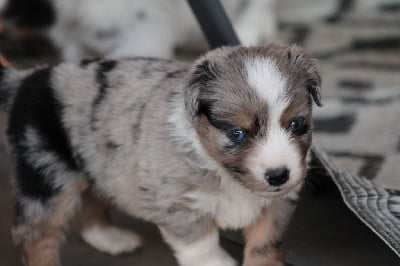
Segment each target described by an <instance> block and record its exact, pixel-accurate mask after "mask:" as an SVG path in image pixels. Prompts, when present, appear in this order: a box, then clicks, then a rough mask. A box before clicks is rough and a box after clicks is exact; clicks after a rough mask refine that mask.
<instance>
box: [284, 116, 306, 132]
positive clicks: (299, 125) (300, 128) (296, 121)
mask: <svg viewBox="0 0 400 266" xmlns="http://www.w3.org/2000/svg"><path fill="white" fill-rule="evenodd" d="M308 129H309V127H308V125H307V122H306V120H305V118H303V117H296V118H293V119H292V121H290V124H289V131H290V132H291V133H292V134H293V135H295V136H301V135H304V134H306V133H307V132H308Z"/></svg>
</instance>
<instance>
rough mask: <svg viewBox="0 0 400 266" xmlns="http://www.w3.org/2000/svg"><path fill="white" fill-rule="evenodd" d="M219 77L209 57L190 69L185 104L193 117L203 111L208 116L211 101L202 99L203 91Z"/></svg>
mask: <svg viewBox="0 0 400 266" xmlns="http://www.w3.org/2000/svg"><path fill="white" fill-rule="evenodd" d="M217 77H218V71H217V69H216V66H215V65H214V64H213V63H212V62H211V61H210V60H209V59H203V60H200V61H198V62H196V63H195V65H194V67H193V68H192V71H190V73H189V76H188V77H187V79H186V86H185V105H186V109H187V110H188V112H189V114H190V116H191V117H192V118H194V117H195V116H197V115H199V114H202V113H203V114H205V115H206V116H207V114H208V112H209V109H210V103H209V102H208V101H206V100H205V99H204V98H203V99H202V97H201V95H202V91H204V90H205V88H207V87H209V86H211V85H212V83H213V81H214V80H216V79H217Z"/></svg>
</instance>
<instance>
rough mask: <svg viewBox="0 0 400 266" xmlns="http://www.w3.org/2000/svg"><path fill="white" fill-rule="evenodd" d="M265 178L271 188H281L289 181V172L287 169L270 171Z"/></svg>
mask: <svg viewBox="0 0 400 266" xmlns="http://www.w3.org/2000/svg"><path fill="white" fill-rule="evenodd" d="M264 178H265V180H267V182H268V184H270V185H271V186H280V185H283V184H285V182H286V181H287V180H288V179H289V170H288V169H287V168H285V167H282V168H273V169H269V170H267V171H266V172H265V177H264Z"/></svg>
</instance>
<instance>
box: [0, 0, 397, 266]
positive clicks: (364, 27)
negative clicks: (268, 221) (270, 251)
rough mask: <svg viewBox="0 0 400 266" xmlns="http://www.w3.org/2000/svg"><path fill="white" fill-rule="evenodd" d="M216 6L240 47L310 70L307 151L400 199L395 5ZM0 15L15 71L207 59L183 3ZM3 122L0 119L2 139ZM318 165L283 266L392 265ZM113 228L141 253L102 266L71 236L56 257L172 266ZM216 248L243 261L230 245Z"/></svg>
mask: <svg viewBox="0 0 400 266" xmlns="http://www.w3.org/2000/svg"><path fill="white" fill-rule="evenodd" d="M199 1H200V0H199ZM222 3H223V5H224V7H225V9H226V11H227V14H228V16H229V17H230V19H231V21H232V24H233V26H234V28H235V30H236V31H237V33H238V35H239V38H240V39H241V41H242V43H244V44H246V45H263V44H267V43H270V42H279V43H295V44H297V45H299V46H302V47H304V48H305V50H306V51H307V52H308V53H309V54H311V55H312V56H314V57H316V58H317V59H318V64H319V66H320V69H321V72H322V77H323V86H322V94H323V99H324V102H325V107H324V108H322V109H321V110H316V116H315V133H316V134H315V136H316V137H315V139H316V140H315V143H317V144H318V145H319V146H321V147H322V148H323V149H325V150H326V151H327V152H328V154H329V155H330V156H332V158H333V160H334V162H335V163H336V164H337V165H338V166H339V167H341V168H343V169H348V170H349V171H351V172H352V173H353V174H355V175H359V176H363V177H366V179H368V180H371V181H372V182H375V183H376V184H379V185H380V186H382V187H385V188H389V189H392V190H393V189H394V190H397V191H398V190H400V181H399V180H400V178H399V177H398V172H400V171H398V167H397V165H398V162H399V159H400V154H399V153H400V123H398V114H399V110H400V0H223V1H222ZM0 12H1V14H2V15H1V27H0V53H1V54H2V55H3V56H4V57H5V58H6V59H7V60H8V61H9V63H10V64H11V65H12V66H13V67H16V68H25V67H31V66H36V65H43V64H50V65H52V64H56V63H59V62H61V61H71V62H77V61H79V60H81V59H83V58H92V57H126V56H128V57H132V56H149V57H163V58H177V59H180V60H186V61H191V60H193V59H194V58H196V57H197V56H199V55H200V54H201V53H203V52H205V51H207V49H208V46H207V44H206V41H205V39H204V37H203V35H202V33H201V30H200V28H199V27H198V25H197V23H196V20H195V18H194V16H193V14H192V13H191V11H190V9H189V6H188V5H187V3H186V2H185V1H184V0H151V1H148V0H0ZM4 122H5V117H4V115H1V116H0V127H1V129H2V130H3V129H4ZM315 163H316V164H315V165H314V166H313V167H312V169H311V170H312V172H311V173H310V175H313V176H314V177H316V178H313V179H314V181H312V182H311V181H310V182H308V183H307V184H306V186H305V189H304V191H303V197H302V200H301V201H300V204H299V207H298V209H297V211H296V213H295V216H294V219H293V220H292V223H291V225H290V228H289V230H288V233H287V236H286V242H285V251H286V254H287V256H286V259H287V262H288V265H293V266H321V265H323V266H337V265H341V266H357V265H363V266H369V265H383V266H386V265H387V266H391V265H399V262H400V260H399V258H398V257H397V256H396V254H395V253H393V252H392V251H391V250H390V248H388V247H387V246H386V244H385V243H384V242H383V241H381V239H380V238H379V237H378V236H376V235H375V234H374V233H373V232H372V231H371V230H370V229H369V228H368V227H367V226H366V225H365V224H364V223H362V222H361V221H360V220H359V219H358V218H357V216H356V215H354V214H353V213H352V212H351V211H350V210H349V209H348V208H347V206H345V204H344V203H343V200H342V198H341V196H340V194H339V191H338V189H337V187H336V186H335V185H334V183H333V182H332V181H331V179H330V178H329V177H328V176H327V175H326V173H325V172H324V171H323V170H322V169H321V166H320V165H319V164H318V162H315ZM10 165H11V162H10V161H9V160H8V159H7V155H6V150H5V148H4V144H3V142H2V143H0V266H3V265H4V266H17V265H21V264H20V262H19V257H18V254H17V253H16V250H15V249H14V247H13V246H12V243H11V238H10V232H9V230H10V224H11V220H12V218H11V216H12V215H11V213H12V212H11V201H10V189H9V181H8V176H9V175H10V174H11V171H12V170H11V167H10ZM315 180H317V181H315ZM112 217H113V219H114V220H115V221H116V223H118V224H120V225H123V226H125V227H128V228H135V229H136V230H137V231H138V232H140V233H141V234H142V235H143V236H144V238H145V240H146V247H145V248H144V249H141V250H138V251H136V252H134V253H132V254H125V255H122V256H118V257H111V256H109V255H106V254H103V253H100V252H97V251H95V250H93V249H92V248H91V247H89V246H87V245H86V244H84V243H83V241H82V240H81V239H80V237H79V236H78V234H77V233H76V232H75V231H72V232H71V233H69V234H68V237H67V239H68V242H67V244H65V245H63V248H62V258H63V265H65V266H72V265H74V266H77V265H85V266H87V265H99V266H100V265H121V266H124V265H139V266H140V265H146V266H152V265H167V266H168V265H176V262H175V260H174V258H173V256H172V254H171V251H170V249H169V248H168V247H167V245H166V244H164V243H163V242H162V240H161V238H160V236H159V234H158V232H157V229H156V227H154V226H153V225H150V224H147V223H144V222H141V221H137V220H134V219H131V218H128V217H125V216H124V215H122V214H120V213H118V212H115V213H113V214H112ZM399 217H400V216H399ZM399 219H400V218H399ZM399 224H400V223H399ZM229 235H230V234H229ZM222 243H223V245H224V246H225V247H226V248H227V249H228V250H229V252H230V253H231V254H232V255H233V256H234V257H236V258H237V259H238V260H240V259H241V256H242V248H243V247H242V245H241V243H240V240H237V238H236V236H233V237H228V238H223V239H222Z"/></svg>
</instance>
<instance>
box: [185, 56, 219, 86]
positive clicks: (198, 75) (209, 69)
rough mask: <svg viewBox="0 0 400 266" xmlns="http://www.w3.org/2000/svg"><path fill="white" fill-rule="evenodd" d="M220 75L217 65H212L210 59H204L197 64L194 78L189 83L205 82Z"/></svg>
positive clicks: (191, 84)
mask: <svg viewBox="0 0 400 266" xmlns="http://www.w3.org/2000/svg"><path fill="white" fill-rule="evenodd" d="M217 77H218V75H217V70H216V66H214V65H212V64H211V63H210V61H208V60H204V61H203V62H202V63H200V64H198V65H197V66H196V69H195V71H194V72H193V74H192V78H191V79H190V81H189V85H190V86H193V85H194V84H197V83H200V84H204V83H206V82H208V81H212V80H216V79H217Z"/></svg>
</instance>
